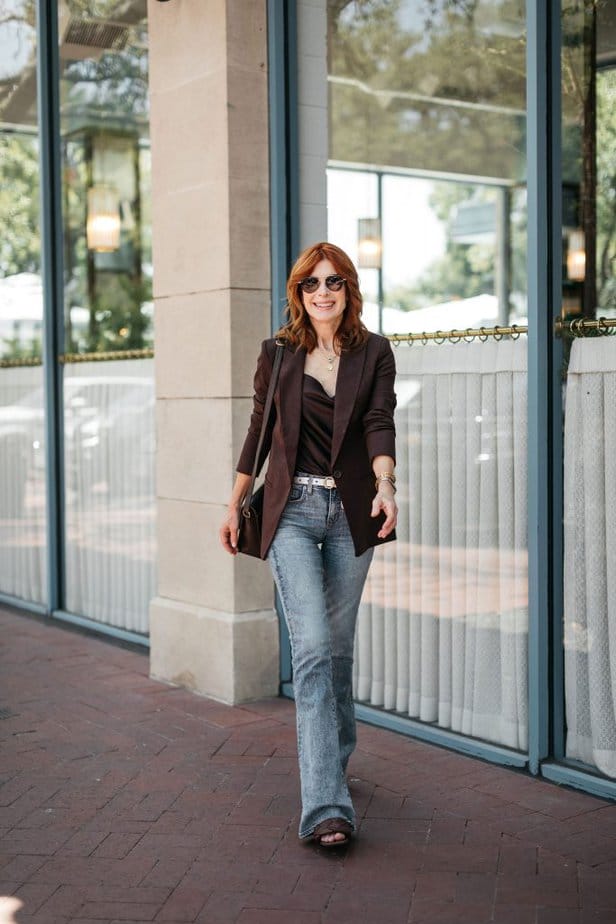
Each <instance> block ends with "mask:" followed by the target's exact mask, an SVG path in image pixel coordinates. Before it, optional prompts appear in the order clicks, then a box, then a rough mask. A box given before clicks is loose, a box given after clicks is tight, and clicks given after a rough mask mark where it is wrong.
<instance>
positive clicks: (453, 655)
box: [300, 0, 528, 751]
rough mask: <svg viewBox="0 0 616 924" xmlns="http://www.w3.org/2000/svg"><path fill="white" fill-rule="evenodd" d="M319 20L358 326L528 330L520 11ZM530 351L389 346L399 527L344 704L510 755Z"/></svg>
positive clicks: (486, 7)
mask: <svg viewBox="0 0 616 924" xmlns="http://www.w3.org/2000/svg"><path fill="white" fill-rule="evenodd" d="M323 7H324V9H326V12H327V24H328V61H327V81H328V90H329V95H328V120H327V124H328V131H327V143H328V151H327V154H328V188H327V210H328V217H327V222H328V237H329V239H330V240H333V241H334V242H335V243H337V244H340V245H341V246H342V247H344V248H345V249H346V250H347V251H348V252H349V253H350V255H351V256H352V257H353V258H354V259H355V261H356V263H357V265H358V267H359V272H360V277H361V280H362V288H363V291H364V293H365V296H366V307H365V319H366V322H367V324H368V326H369V327H370V328H371V329H372V330H380V331H382V332H385V333H390V334H392V333H404V332H411V331H415V332H421V331H430V332H434V331H447V330H450V329H464V328H468V327H486V328H490V327H493V326H495V325H503V324H504V325H508V324H512V323H519V324H522V323H524V322H525V319H526V313H527V308H526V220H527V219H526V150H525V149H526V100H525V93H526V11H525V4H524V3H523V2H515V0H479V2H476V3H472V4H468V3H461V2H457V0H438V2H433V0H396V2H390V0H355V2H352V3H341V2H337V0H329V2H327V3H325V0H324V4H323ZM306 15H308V14H307V13H306ZM304 92H305V91H304ZM315 105H316V103H315ZM300 137H301V133H300ZM310 140H311V144H312V147H311V149H310V153H311V154H314V150H313V148H314V144H315V136H314V133H313V135H312V136H311V139H310ZM370 220H371V221H372V224H370V223H369V221H370ZM366 229H368V230H369V231H370V232H371V233H372V234H373V236H376V238H377V240H373V241H371V242H370V241H369V242H368V243H369V246H368V247H365V244H366V241H367V238H364V237H363V236H362V235H363V233H364V231H365V230H366ZM366 255H367V256H366ZM375 255H376V256H375ZM526 353H527V349H526V341H525V339H524V338H522V339H510V340H501V341H498V340H496V339H495V338H493V337H489V336H487V337H484V338H483V342H480V341H475V342H473V343H450V342H448V341H447V338H446V337H443V338H441V341H440V342H439V344H438V345H435V344H434V342H432V343H431V344H430V345H422V344H421V343H419V344H415V345H414V346H413V347H412V348H410V349H409V348H408V347H407V346H405V345H401V346H400V347H399V348H398V350H397V353H396V362H397V369H398V377H397V384H396V390H397V394H398V408H397V411H396V415H397V416H396V426H397V430H398V438H397V451H398V459H397V471H398V486H399V492H398V497H399V506H400V528H399V532H398V541H397V542H396V543H392V544H391V545H390V546H387V547H384V548H383V549H380V550H378V551H377V554H376V555H375V560H374V563H373V566H372V569H371V572H370V576H369V579H368V582H367V586H366V592H365V594H364V598H363V603H362V607H361V611H360V617H359V625H358V635H357V649H356V666H355V693H356V697H357V698H358V699H359V700H360V701H363V702H366V703H368V704H370V705H373V706H377V707H380V708H385V709H388V710H392V711H395V712H398V713H402V714H403V715H407V716H409V717H411V718H416V719H419V720H421V721H424V722H429V723H434V724H436V725H439V726H440V727H442V728H446V729H450V730H453V731H457V732H460V733H462V734H465V735H469V736H473V737H476V738H480V739H483V740H487V741H490V742H494V743H496V744H499V745H505V746H507V747H510V748H513V749H516V750H522V751H523V750H525V749H526V748H527V746H528V729H527V716H528V703H527V673H528V656H527V630H528V580H527V521H526V505H527V484H526V481H527V461H526V430H527V422H526V416H525V415H526V405H527V374H526Z"/></svg>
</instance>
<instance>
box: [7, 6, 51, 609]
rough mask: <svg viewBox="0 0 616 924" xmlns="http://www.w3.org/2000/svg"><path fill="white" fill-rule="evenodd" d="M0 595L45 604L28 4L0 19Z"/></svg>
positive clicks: (32, 44) (35, 149)
mask: <svg viewBox="0 0 616 924" xmlns="http://www.w3.org/2000/svg"><path fill="white" fill-rule="evenodd" d="M0 228H1V229H2V233H1V235H0V459H1V468H2V477H1V478H0V592H1V593H4V594H8V595H10V596H12V597H18V598H20V599H22V600H25V601H28V602H31V603H39V604H40V603H44V601H45V598H46V576H45V569H46V565H45V530H46V515H45V509H46V508H45V456H44V397H43V374H42V366H41V365H40V363H41V341H42V327H43V292H42V283H41V240H40V231H39V229H40V207H39V141H38V117H37V99H36V22H35V10H34V4H33V3H32V2H30V0H6V2H5V3H4V4H2V11H1V14H0Z"/></svg>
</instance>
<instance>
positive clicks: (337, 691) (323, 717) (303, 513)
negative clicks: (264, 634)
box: [268, 485, 374, 838]
mask: <svg viewBox="0 0 616 924" xmlns="http://www.w3.org/2000/svg"><path fill="white" fill-rule="evenodd" d="M373 551H374V550H373V549H368V550H367V551H366V552H364V553H363V555H360V556H359V557H356V556H355V549H354V547H353V540H352V538H351V533H350V531H349V526H348V523H347V518H346V514H345V512H344V509H343V507H342V503H341V501H340V495H339V494H338V491H337V490H336V489H335V488H333V489H328V488H323V487H316V486H313V485H302V486H298V485H293V487H292V490H291V494H290V496H289V500H288V501H287V505H286V507H285V509H284V512H283V514H282V517H281V520H280V523H279V525H278V529H277V531H276V535H275V536H274V540H273V542H272V545H271V547H270V551H269V555H268V560H269V562H270V565H271V569H272V573H273V575H274V580H275V582H276V586H277V588H278V593H279V595H280V599H281V602H282V607H283V611H284V616H285V620H286V623H287V626H288V629H289V636H290V639H291V655H292V662H293V688H294V693H295V707H296V716H297V748H298V756H299V769H300V779H301V791H302V815H301V820H300V825H299V836H300V837H302V838H303V837H308V836H309V835H310V834H311V833H312V832H313V830H314V828H315V827H316V825H318V824H319V823H320V822H321V821H324V820H325V819H326V818H344V819H346V820H347V821H348V822H349V823H350V824H351V825H353V827H354V826H355V812H354V809H353V803H352V801H351V796H350V794H349V790H348V787H347V784H346V779H345V773H346V767H347V763H348V760H349V757H350V756H351V754H352V753H353V750H354V748H355V742H356V732H355V710H354V707H353V692H352V674H353V648H354V638H355V623H356V619H357V610H358V607H359V601H360V598H361V594H362V591H363V587H364V583H365V580H366V575H367V574H368V568H369V567H370V562H371V561H372V555H373Z"/></svg>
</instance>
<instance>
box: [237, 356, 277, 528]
mask: <svg viewBox="0 0 616 924" xmlns="http://www.w3.org/2000/svg"><path fill="white" fill-rule="evenodd" d="M284 348H285V344H284V343H283V342H282V341H280V340H277V341H276V356H275V357H274V365H273V366H272V375H271V378H270V380H269V385H268V388H267V396H266V398H265V407H264V408H263V419H262V421H261V432H260V433H259V442H258V443H257V451H256V453H255V461H254V465H253V467H252V475H251V476H250V487H249V488H248V493H247V494H246V497H245V498H244V503H243V504H242V510H248V508H249V507H250V504H251V502H252V495H253V494H254V491H255V481H256V480H257V469H258V467H259V456H260V455H261V449H262V447H263V440H264V439H265V431H266V429H267V425H268V423H269V419H270V414H271V412H272V403H273V400H274V392H275V391H276V385H277V384H278V376H279V374H280V367H281V365H282V356H283V354H284Z"/></svg>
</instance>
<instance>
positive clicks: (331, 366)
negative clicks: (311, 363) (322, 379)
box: [327, 359, 334, 372]
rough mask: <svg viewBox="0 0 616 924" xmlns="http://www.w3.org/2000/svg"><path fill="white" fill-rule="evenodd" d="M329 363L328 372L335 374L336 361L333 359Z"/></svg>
mask: <svg viewBox="0 0 616 924" xmlns="http://www.w3.org/2000/svg"><path fill="white" fill-rule="evenodd" d="M327 363H328V365H327V371H328V372H333V371H334V360H333V359H328V360H327Z"/></svg>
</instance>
